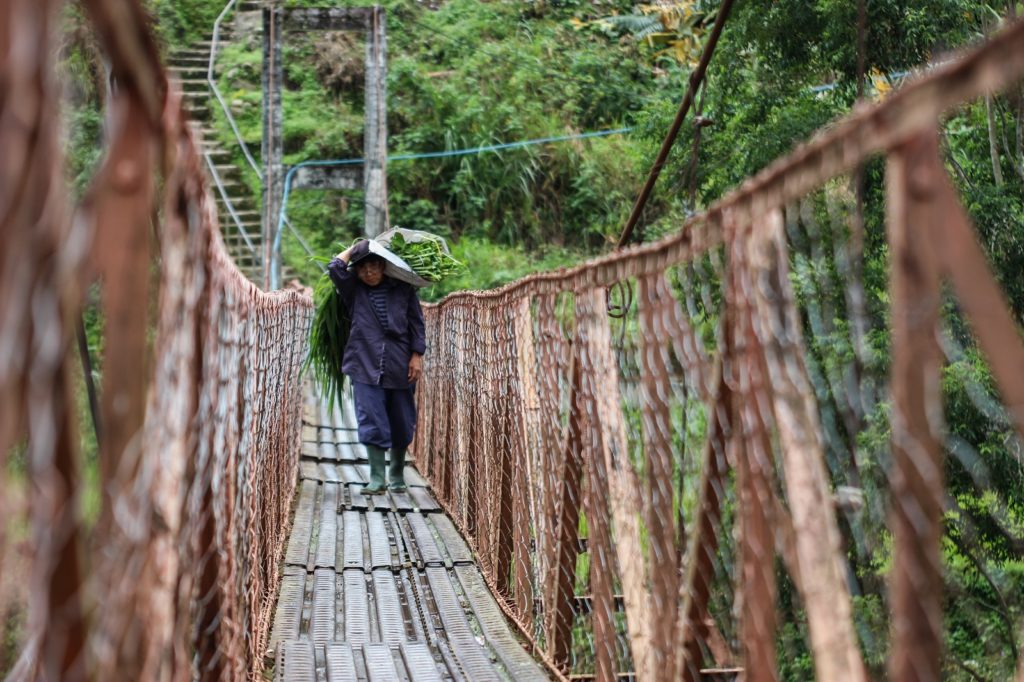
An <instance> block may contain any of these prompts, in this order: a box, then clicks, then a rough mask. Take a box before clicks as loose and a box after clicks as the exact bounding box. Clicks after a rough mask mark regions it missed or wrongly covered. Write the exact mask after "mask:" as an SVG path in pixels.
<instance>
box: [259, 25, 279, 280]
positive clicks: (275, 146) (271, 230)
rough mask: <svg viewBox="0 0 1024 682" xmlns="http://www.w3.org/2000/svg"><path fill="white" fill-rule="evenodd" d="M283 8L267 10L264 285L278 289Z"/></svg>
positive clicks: (264, 74)
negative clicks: (275, 245) (277, 235)
mask: <svg viewBox="0 0 1024 682" xmlns="http://www.w3.org/2000/svg"><path fill="white" fill-rule="evenodd" d="M281 18H282V9H281V8H280V7H267V8H264V10H263V78H262V82H263V103H264V106H263V163H264V171H263V179H264V182H263V285H264V287H265V288H267V289H277V288H278V287H279V286H280V280H281V254H280V251H279V250H278V249H275V248H274V242H275V239H274V236H275V234H276V232H277V229H278V227H277V216H278V213H279V212H280V210H281V192H282V189H283V182H282V181H283V177H282V156H283V153H284V149H283V146H282V140H281V128H282V111H281V83H282V81H283V80H284V69H283V66H282V63H281Z"/></svg>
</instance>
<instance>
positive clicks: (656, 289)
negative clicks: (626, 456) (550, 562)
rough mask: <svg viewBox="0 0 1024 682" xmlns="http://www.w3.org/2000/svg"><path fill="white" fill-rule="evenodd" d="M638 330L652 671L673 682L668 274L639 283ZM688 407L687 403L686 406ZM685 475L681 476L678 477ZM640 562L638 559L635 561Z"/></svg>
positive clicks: (675, 569) (675, 580)
mask: <svg viewBox="0 0 1024 682" xmlns="http://www.w3.org/2000/svg"><path fill="white" fill-rule="evenodd" d="M637 293H638V296H639V305H638V311H639V329H640V372H641V383H640V396H641V398H640V400H641V411H642V421H643V424H642V426H643V444H644V458H645V460H646V465H647V466H646V469H647V471H646V473H647V478H646V487H645V491H644V492H645V493H646V494H645V495H644V500H643V511H644V520H645V523H646V526H647V538H648V540H647V542H648V546H647V560H648V564H649V566H650V573H651V596H650V621H651V652H652V660H651V666H652V667H651V670H657V671H658V675H659V676H661V675H664V677H665V679H675V663H676V661H675V655H674V652H673V647H674V646H675V628H676V615H677V612H678V608H677V606H678V597H679V566H678V556H679V555H678V552H677V551H676V543H675V537H676V532H675V523H674V517H675V510H674V508H673V506H672V500H673V485H672V473H673V464H672V440H671V437H672V419H671V414H670V412H669V402H668V401H669V396H670V395H671V394H672V386H671V383H670V381H669V371H668V365H669V363H668V358H667V357H666V356H667V355H668V345H667V340H668V339H669V338H671V337H670V333H669V330H668V329H667V321H668V319H669V318H670V316H671V309H672V308H673V307H675V306H676V300H675V299H674V298H673V297H672V291H671V289H670V288H669V286H668V283H667V282H665V277H664V275H662V276H650V277H642V278H640V280H639V282H638V289H637ZM683 409H686V408H685V405H684V407H683ZM680 475H681V474H680ZM636 560H637V561H640V560H641V559H640V557H637V558H636Z"/></svg>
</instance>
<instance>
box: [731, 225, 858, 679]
mask: <svg viewBox="0 0 1024 682" xmlns="http://www.w3.org/2000/svg"><path fill="white" fill-rule="evenodd" d="M756 215H758V219H759V220H760V221H763V222H762V227H761V229H759V230H755V232H754V234H753V236H752V238H751V240H750V244H749V246H748V248H749V258H750V261H751V265H750V267H751V270H752V286H751V287H750V291H749V292H748V293H749V294H750V295H751V296H752V297H753V299H754V301H755V305H756V306H757V325H758V326H757V338H758V341H759V345H760V347H761V349H762V351H761V354H762V357H763V361H764V364H765V367H766V368H767V380H768V381H767V383H768V384H769V385H770V386H771V401H772V405H771V409H772V410H773V411H774V416H775V423H776V426H777V428H778V434H779V441H780V445H781V451H782V462H783V473H784V479H785V491H786V495H787V499H788V501H789V507H790V509H791V511H792V519H793V525H794V529H795V531H796V532H795V535H794V538H795V541H796V558H797V562H798V564H799V566H800V570H799V575H798V576H794V578H799V581H798V582H797V587H798V588H799V590H800V594H801V596H802V597H803V602H804V605H805V608H806V609H807V621H808V626H809V629H810V635H811V649H812V651H813V653H814V666H815V671H816V674H817V676H818V679H822V680H838V679H843V680H864V679H865V677H866V673H865V670H864V664H863V661H862V660H861V657H860V650H859V648H858V646H857V637H856V634H855V632H854V629H853V606H852V603H851V599H850V594H849V590H848V588H847V584H846V579H845V570H844V567H843V561H844V557H843V551H842V547H841V539H840V535H839V526H838V522H837V520H836V513H835V507H834V505H833V504H832V496H831V491H830V487H829V481H828V473H827V472H826V470H825V459H824V446H823V444H822V441H821V424H820V423H819V419H818V411H817V405H816V403H815V401H814V388H813V386H812V385H811V383H810V380H809V378H808V377H807V370H806V368H805V367H804V364H803V344H802V333H801V331H800V322H799V318H798V316H797V312H796V308H795V304H794V300H793V294H792V291H791V290H790V286H789V266H788V257H787V250H786V244H785V235H784V234H783V218H782V211H781V210H780V209H778V208H769V209H762V210H761V211H759V212H757V214H756ZM765 503H766V504H768V503H770V500H765Z"/></svg>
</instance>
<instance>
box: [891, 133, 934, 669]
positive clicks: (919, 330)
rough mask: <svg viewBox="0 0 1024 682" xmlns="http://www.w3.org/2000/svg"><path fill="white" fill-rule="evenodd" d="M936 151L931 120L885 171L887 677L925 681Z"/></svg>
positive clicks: (930, 593) (929, 613)
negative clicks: (930, 231) (889, 510)
mask: <svg viewBox="0 0 1024 682" xmlns="http://www.w3.org/2000/svg"><path fill="white" fill-rule="evenodd" d="M938 158H940V156H939V136H938V129H937V128H936V127H932V128H930V129H928V130H925V131H923V132H922V134H919V135H918V136H916V137H914V138H912V139H911V140H910V141H909V142H907V143H906V144H905V145H903V147H901V148H900V149H898V150H896V151H895V152H894V153H893V154H892V155H891V156H890V157H889V159H888V166H887V168H886V173H885V177H886V184H887V185H888V187H887V190H888V192H887V196H886V200H887V209H888V214H887V216H886V218H887V220H886V222H887V227H888V232H889V249H890V253H891V258H890V262H891V265H890V270H891V272H890V281H891V283H890V296H891V300H892V373H891V385H892V393H893V398H892V402H893V413H892V446H893V448H892V449H893V465H892V472H891V473H890V476H889V479H890V481H891V486H892V500H893V515H892V517H893V520H892V524H891V526H892V533H893V562H892V566H893V569H892V576H891V587H890V604H891V608H892V630H893V638H892V648H891V653H890V656H889V679H892V680H918V681H919V682H929V681H935V682H938V680H939V679H941V676H942V649H943V624H942V585H943V565H942V553H941V538H942V511H943V497H944V491H943V464H942V459H943V458H942V448H941V445H940V443H941V442H942V441H941V440H940V439H941V429H942V424H941V422H942V403H941V396H940V393H941V391H940V390H939V386H940V383H941V382H940V372H941V368H942V351H941V349H940V348H939V344H938V324H939V309H940V304H941V300H942V296H941V289H940V281H939V271H938V266H937V263H936V258H935V254H934V249H935V248H936V242H935V240H934V239H927V238H925V239H913V238H912V231H913V228H914V227H915V226H919V225H935V226H940V225H942V224H943V216H942V215H941V211H939V210H936V206H937V205H938V204H939V202H937V201H936V195H937V192H938V189H939V187H940V182H941V174H942V173H943V172H944V171H943V170H942V168H941V165H940V164H937V163H935V159H938ZM940 229H941V228H940Z"/></svg>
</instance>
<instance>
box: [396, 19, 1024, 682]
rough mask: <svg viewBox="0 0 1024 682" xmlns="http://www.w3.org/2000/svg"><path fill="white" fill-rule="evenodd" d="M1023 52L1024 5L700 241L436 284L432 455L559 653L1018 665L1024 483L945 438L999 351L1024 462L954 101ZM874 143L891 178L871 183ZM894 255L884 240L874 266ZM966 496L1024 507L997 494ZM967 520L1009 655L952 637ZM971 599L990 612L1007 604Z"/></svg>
mask: <svg viewBox="0 0 1024 682" xmlns="http://www.w3.org/2000/svg"><path fill="white" fill-rule="evenodd" d="M1022 73H1024V26H1022V24H1016V25H1014V26H1011V27H1010V29H1009V30H1008V31H1007V32H1005V33H1004V34H1002V35H1001V36H1000V37H999V38H997V39H995V40H994V41H993V42H991V43H990V44H988V45H987V46H984V47H982V48H981V49H980V50H977V51H975V52H973V53H971V54H970V55H967V56H965V57H962V58H961V59H959V60H957V61H956V62H954V63H951V64H949V65H947V66H946V67H944V68H942V69H939V70H936V72H934V73H932V74H930V75H929V76H927V77H926V78H924V79H922V80H920V81H918V82H915V83H914V84H912V85H908V86H906V87H904V88H903V89H902V90H900V91H898V92H896V93H894V94H893V95H891V96H890V97H889V98H888V99H887V100H886V101H884V102H882V103H881V104H879V105H876V106H873V107H870V108H867V109H864V110H860V111H858V112H857V113H855V114H854V115H853V116H852V117H850V118H849V119H847V120H845V121H842V122H840V123H838V124H836V125H835V126H833V127H831V128H830V129H828V130H826V131H824V132H823V133H822V134H821V135H820V136H819V137H817V138H816V139H815V140H813V141H812V142H810V143H808V144H807V145H805V146H804V147H801V148H800V149H798V150H797V151H796V152H795V153H794V154H793V155H791V156H789V157H787V158H785V159H783V160H781V161H779V162H777V163H776V164H774V165H772V166H770V167H769V168H768V169H767V170H766V171H764V172H763V173H762V174H760V175H758V176H756V177H755V178H753V179H752V180H750V181H748V183H747V184H746V185H744V187H743V188H741V189H740V190H738V191H736V192H735V193H733V194H732V195H730V196H728V197H726V198H725V199H723V201H722V202H720V203H719V204H716V205H715V206H714V207H712V208H711V209H710V210H709V211H708V212H707V213H705V214H702V215H700V216H697V217H696V218H694V219H693V220H691V221H690V223H689V224H687V225H686V226H685V227H684V229H683V230H682V231H681V232H680V234H678V235H675V236H671V237H668V238H666V239H664V240H662V241H660V242H656V243H653V244H650V245H645V246H642V247H635V248H631V249H628V250H626V251H623V252H619V253H616V254H613V255H610V256H607V257H603V258H600V259H597V260H595V261H592V262H589V263H587V264H584V265H582V266H580V267H577V268H574V269H571V270H566V271H559V272H553V273H544V274H538V275H534V276H531V277H528V278H526V279H525V280H521V281H519V282H517V283H514V284H511V285H509V286H507V287H504V288H502V289H498V290H495V291H489V292H470V293H459V294H454V295H451V296H449V297H448V298H446V299H445V300H444V301H442V302H441V303H440V304H438V305H436V306H428V308H427V311H426V316H427V330H428V353H427V355H426V356H425V370H424V379H423V380H422V382H421V384H420V386H419V393H418V400H419V405H420V410H421V422H420V427H419V431H418V433H417V436H416V441H415V443H414V450H415V456H416V458H417V460H418V462H419V465H420V467H421V470H422V471H423V472H424V473H426V474H427V475H428V476H429V477H430V479H431V482H432V485H433V486H434V490H435V493H436V494H437V496H438V499H439V500H441V501H442V504H444V505H445V506H446V507H447V508H448V510H449V511H450V513H451V514H452V515H453V517H454V519H455V521H456V522H457V523H458V524H459V525H460V527H461V528H462V530H463V531H464V532H465V534H466V535H467V537H468V538H469V539H470V542H471V544H472V545H473V548H474V549H475V551H476V552H477V557H478V559H479V562H480V565H481V568H482V570H483V572H484V574H485V576H486V578H487V580H488V581H489V583H490V585H491V588H492V590H493V591H494V592H495V594H496V595H497V596H498V597H499V599H500V600H501V601H502V603H503V604H504V606H505V608H506V610H507V612H508V614H509V615H510V616H511V617H512V618H513V619H514V620H515V621H516V622H517V623H518V624H519V625H520V627H521V629H522V631H523V633H524V635H525V636H526V637H527V639H528V640H529V641H530V642H531V643H532V645H533V646H534V648H535V651H536V652H537V653H538V654H539V655H541V656H542V657H544V658H545V659H546V660H547V662H548V663H549V664H550V665H551V666H552V668H554V669H557V670H559V671H561V673H563V674H566V675H575V676H583V677H585V676H588V675H593V676H595V677H596V678H597V679H600V680H611V679H614V678H615V677H616V675H622V674H625V673H635V675H636V677H637V679H640V680H662V679H680V678H681V679H685V680H698V679H709V677H706V676H702V673H701V671H702V670H704V671H706V672H705V675H711V672H710V670H712V669H716V670H719V671H723V670H728V669H731V668H734V667H739V668H742V669H743V670H744V673H743V675H744V677H745V679H748V680H776V679H780V678H786V679H806V678H807V677H810V676H814V677H815V678H816V679H821V680H863V679H867V678H868V677H881V676H885V675H886V674H888V676H889V677H890V678H891V679H920V680H925V679H927V680H938V679H951V678H955V677H956V676H957V675H962V676H966V677H965V679H967V678H973V677H976V676H978V675H981V676H982V677H984V676H989V675H991V676H993V677H996V678H999V677H1002V678H1004V679H1005V678H1006V677H1009V676H1012V675H1013V674H1014V670H1015V668H1016V663H1015V661H1016V658H1017V656H1018V651H1019V646H1020V641H1021V639H1020V625H1021V623H1020V619H1021V616H1022V614H1024V604H1022V603H1021V600H1020V596H1019V591H1015V590H1014V588H1013V584H1014V583H1013V578H1012V576H1013V574H1014V573H1013V571H1014V569H1013V566H1014V565H1015V564H1014V561H1016V560H1019V559H1020V557H1019V547H1020V538H1019V535H1015V534H1017V533H1019V528H1020V526H1019V525H1018V524H1019V521H1020V517H1019V514H1017V512H1012V511H1010V510H1012V509H1013V508H1015V505H1017V504H1018V503H1019V499H1018V498H1016V497H1014V496H1013V495H1012V494H1011V495H1010V496H1009V497H1008V496H1007V493H1006V490H1008V489H1010V490H1012V486H1010V487H1009V488H1007V487H1005V486H1004V487H1003V488H1002V489H1001V490H1002V492H1000V489H996V488H989V487H988V486H986V484H985V480H986V476H988V475H989V474H988V473H980V474H979V472H981V471H982V470H983V468H984V467H982V466H979V465H978V457H977V456H975V457H974V458H973V459H972V458H971V456H969V455H965V454H964V453H965V452H967V453H969V452H971V445H969V444H968V443H967V442H966V441H965V438H964V437H961V436H959V435H957V434H950V433H948V432H947V430H946V428H945V427H944V426H943V410H944V408H943V405H942V386H943V377H944V376H947V375H948V372H949V371H950V369H951V368H954V369H955V366H956V364H957V360H958V358H962V357H963V356H964V355H965V354H971V353H976V354H978V355H980V356H982V357H984V358H985V359H986V360H987V363H988V364H987V365H985V366H987V367H988V368H990V371H991V373H992V376H993V377H994V381H993V382H991V383H989V384H987V385H986V384H985V382H984V381H966V382H965V386H966V387H967V388H966V391H967V393H970V394H971V396H972V399H973V400H975V402H976V403H977V404H978V405H981V408H984V413H985V414H986V415H987V417H986V418H987V419H989V420H990V422H989V427H990V428H991V429H992V431H991V435H994V434H996V433H998V434H999V436H998V438H1000V439H1002V441H1001V442H1003V443H1004V444H1005V446H1006V453H1007V456H1008V457H1009V458H1010V459H1009V461H1008V462H1007V463H1006V466H1007V467H1008V468H1007V469H1006V471H1009V472H1011V475H1012V476H1014V477H1016V480H1020V474H1021V461H1022V459H1021V452H1022V451H1021V445H1020V437H1021V435H1022V434H1024V430H1022V425H1024V381H1022V380H1021V375H1020V367H1024V347H1022V344H1021V334H1020V328H1019V326H1018V325H1019V322H1018V321H1015V320H1014V318H1013V317H1012V316H1011V314H1010V313H1009V312H1008V310H1007V308H1006V301H1005V298H1004V296H1003V295H1002V293H1001V292H1000V290H999V287H998V286H997V285H996V284H995V281H994V279H993V278H992V276H991V274H990V273H989V271H988V267H987V263H986V257H985V254H984V253H983V252H982V250H981V249H980V247H979V245H978V242H977V241H976V238H975V232H974V230H973V228H972V226H971V225H970V222H969V220H968V218H967V216H966V213H965V211H964V210H963V208H962V207H961V201H960V197H959V196H958V193H957V191H956V190H955V189H954V185H953V183H952V181H951V180H950V178H949V176H948V175H947V169H946V164H945V161H944V157H943V152H942V151H941V149H940V144H939V142H940V133H939V131H940V125H939V120H940V116H942V115H943V114H944V112H946V111H948V110H949V109H950V108H952V107H960V106H962V105H965V104H966V103H969V102H970V101H972V100H974V99H975V98H977V97H979V96H980V95H981V94H982V93H983V92H985V91H986V90H987V89H991V88H1000V87H1007V86H1010V85H1012V86H1014V87H1018V86H1019V83H1020V78H1021V74H1022ZM862 164H867V165H868V167H869V170H870V172H873V173H880V174H882V175H884V182H885V188H886V189H885V193H884V196H883V195H882V194H881V193H880V194H879V195H878V196H873V195H868V196H862V197H861V205H860V206H859V207H858V199H857V189H856V187H857V185H856V182H855V180H854V178H855V177H856V174H855V172H854V171H855V169H856V168H857V167H858V166H860V165H862ZM866 251H870V252H871V253H873V254H875V255H879V254H880V255H879V257H878V258H876V259H874V260H872V261H871V262H870V264H869V266H868V267H869V268H874V269H873V270H870V271H868V272H866V273H865V272H862V270H863V269H864V267H865V266H864V265H863V263H864V262H865V257H864V254H865V252H866ZM879 263H881V264H882V265H881V268H883V269H879V267H880V266H879ZM886 278H888V286H886V284H885V282H886ZM943 282H948V284H949V285H950V286H949V289H948V290H946V289H943V288H942V283H943ZM958 344H959V345H958ZM960 369H962V367H961V368H960ZM995 388H997V389H998V391H996V390H995ZM1000 395H1001V396H1002V404H1001V405H1000V404H999V396H1000ZM981 408H979V409H981ZM973 447H975V448H980V447H982V446H981V444H979V443H974V444H973ZM1014 453H1016V454H1014ZM992 461H996V460H992ZM1000 466H1002V465H1000ZM960 467H962V469H961V468H960ZM946 468H949V469H950V471H951V472H952V473H951V474H950V477H951V478H952V479H955V480H949V481H944V469H946ZM963 470H967V471H969V472H971V473H970V475H966V476H965V475H963ZM972 477H973V478H972ZM954 485H955V486H956V487H954ZM965 492H967V493H971V494H976V495H977V496H979V497H981V496H983V495H991V496H992V500H991V503H992V506H993V508H998V509H999V510H1000V511H999V512H998V513H995V514H993V515H981V516H977V517H971V515H970V514H968V513H966V512H964V510H962V509H958V508H957V500H958V499H961V500H962V499H966V498H963V497H961V494H963V493H965ZM968 497H969V495H968ZM972 518H973V521H972ZM982 518H984V519H986V520H985V521H984V523H989V522H991V519H992V518H998V519H1001V521H997V522H994V523H995V524H996V525H999V524H1000V523H1001V524H1002V525H1001V528H1000V529H999V530H997V531H995V532H994V533H993V534H994V535H999V534H1000V533H1002V534H1006V535H1008V536H1010V537H1015V538H1016V543H1017V544H1016V545H1014V546H1016V547H1017V549H1016V550H1013V551H1016V552H1018V554H1017V555H1014V556H1016V557H1017V559H1013V558H1012V557H1010V558H1009V559H1008V560H1007V562H1003V563H1000V561H1002V559H999V552H1000V551H1001V550H997V551H996V552H995V553H993V554H988V555H985V554H983V553H978V552H980V551H981V550H980V547H981V544H980V543H978V542H977V540H978V539H979V538H980V537H981V536H982V535H983V533H982V532H981V531H982V530H984V529H981V528H979V526H980V525H982V523H983V522H982V521H979V519H982ZM944 525H945V526H947V527H948V528H949V531H948V532H947V533H946V535H945V539H944V538H943V528H944ZM991 531H992V529H991V528H989V529H988V531H985V532H991ZM951 538H952V539H953V540H956V541H957V542H960V543H961V544H962V545H964V544H966V545H972V546H973V547H974V550H971V551H964V552H963V554H961V555H957V556H958V557H959V558H958V559H957V560H958V561H967V559H966V558H965V557H974V558H975V559H977V560H978V571H979V573H978V575H981V574H984V575H986V576H989V578H990V582H992V587H993V589H994V590H995V592H994V594H988V596H987V597H986V598H991V599H993V600H996V601H998V602H999V605H998V606H997V607H993V608H996V609H998V610H999V611H1001V613H1002V617H1001V618H997V619H996V620H997V621H1001V624H1000V625H999V626H997V629H999V630H1000V631H1001V633H1002V634H1000V635H999V636H998V637H987V638H986V642H987V643H986V644H985V645H984V646H986V647H989V649H988V650H987V651H986V655H989V656H991V657H992V658H990V659H989V660H990V661H991V660H993V659H995V660H997V661H998V665H1001V666H1003V667H1002V668H1000V669H987V670H982V669H980V668H978V669H973V668H972V666H975V667H977V666H978V665H980V664H979V663H978V662H976V661H965V660H963V658H962V657H961V658H957V657H956V656H955V655H954V654H953V653H949V651H948V646H947V645H948V644H949V643H948V642H946V641H945V630H944V628H945V624H944V622H943V619H944V617H946V616H948V615H949V611H948V609H949V606H950V601H949V599H948V597H949V595H953V596H954V597H956V596H959V595H961V594H962V593H963V590H962V588H963V586H962V585H958V584H956V582H955V571H952V570H951V571H949V572H948V573H947V572H946V567H944V565H943V555H944V554H943V547H944V546H946V545H945V544H944V543H949V542H951V541H952V540H951ZM971 538H974V540H973V541H972V540H970V539H971ZM1011 544H1013V543H1012V542H1011ZM967 550H970V547H967ZM994 557H995V558H994ZM1003 559H1006V557H1005V556H1003ZM993 562H994V563H993ZM993 566H1001V567H1002V568H1005V569H1006V570H1000V571H999V575H1000V576H1001V578H999V579H996V580H993V579H991V573H992V571H991V569H992V567H993ZM986 567H987V568H986ZM971 570H974V569H971ZM979 580H980V578H979ZM987 589H988V588H987V587H986V588H985V590H987ZM944 593H945V595H947V596H944ZM986 594H987V593H986ZM982 601H984V600H982ZM957 607H958V608H959V609H961V610H960V611H959V612H958V613H959V616H958V617H961V618H965V617H966V619H967V620H970V618H971V616H972V615H977V616H979V618H978V622H979V623H980V622H982V620H985V621H986V622H992V618H991V614H984V611H985V610H986V609H987V607H986V606H984V605H983V604H981V603H978V602H974V603H971V600H970V599H961V600H959V602H958V604H957ZM982 615H984V619H983V618H981V617H980V616H982ZM968 631H969V630H968ZM962 632H964V631H963V630H961V633H962ZM889 633H892V634H891V637H890V634H889ZM981 637H982V635H981V634H980V633H979V638H981ZM979 651H980V650H979ZM886 670H887V671H888V673H886ZM720 674H725V673H720Z"/></svg>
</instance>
